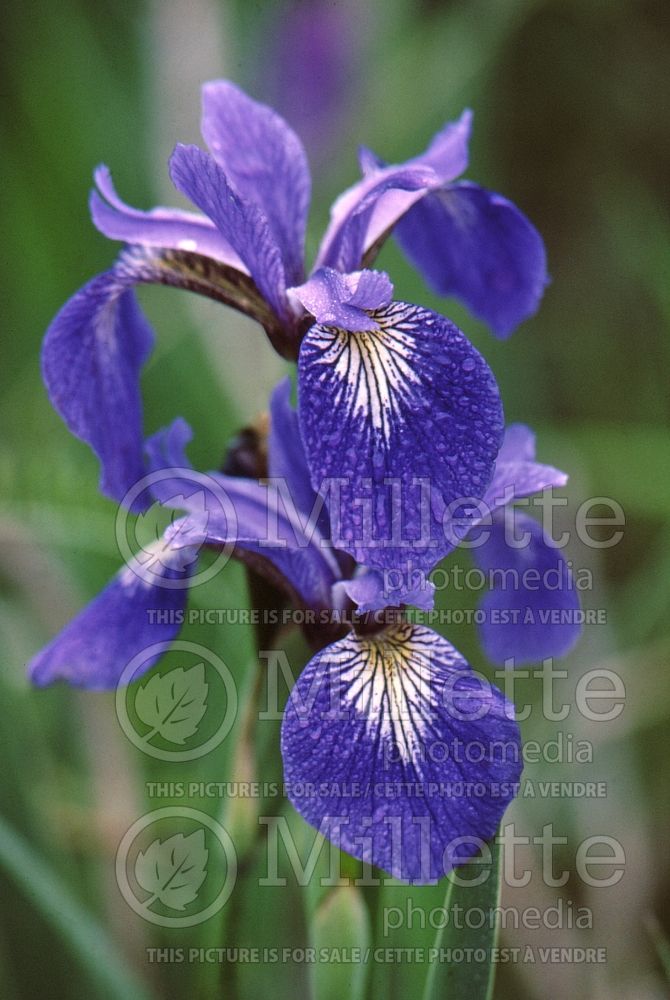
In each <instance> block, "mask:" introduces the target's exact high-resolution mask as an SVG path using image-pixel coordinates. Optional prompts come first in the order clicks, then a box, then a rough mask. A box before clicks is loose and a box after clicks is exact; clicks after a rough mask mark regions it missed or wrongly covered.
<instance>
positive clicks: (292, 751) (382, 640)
mask: <svg viewBox="0 0 670 1000" xmlns="http://www.w3.org/2000/svg"><path fill="white" fill-rule="evenodd" d="M281 745H282V756H283V760H284V778H285V782H286V785H287V791H288V796H289V799H290V800H291V802H292V803H293V805H294V806H295V808H296V809H297V810H298V812H299V813H300V814H301V816H302V817H303V818H304V819H305V820H307V822H308V823H311V824H312V826H314V827H316V828H317V829H320V830H321V831H322V832H323V833H324V834H325V835H326V836H327V837H328V838H329V839H330V840H331V841H333V842H334V843H336V844H337V845H338V846H339V847H340V848H341V849H342V850H345V851H347V852H348V853H349V854H352V855H353V856H354V857H357V858H360V859H362V860H364V861H366V862H370V863H372V864H375V865H377V866H378V867H380V868H382V869H383V870H384V871H386V872H390V873H391V874H392V875H393V876H395V877H396V878H399V879H403V880H406V881H411V882H414V883H418V884H421V883H426V882H431V881H435V880H437V879H440V878H442V876H443V875H445V874H446V873H447V872H448V871H449V870H450V869H451V868H452V867H453V866H454V865H455V864H458V863H459V862H462V861H463V860H465V859H466V858H467V857H468V856H471V855H472V854H473V853H474V852H475V851H476V849H477V844H476V843H475V842H472V841H466V842H465V843H464V842H463V841H462V840H459V839H458V838H466V837H469V838H477V840H479V841H482V840H483V841H485V840H488V839H489V838H491V837H493V836H494V835H495V833H496V830H497V828H498V824H499V822H500V819H501V817H502V815H503V813H504V812H505V809H506V807H507V804H508V802H509V801H510V800H511V799H512V798H513V796H514V791H515V785H516V783H517V782H518V780H519V777H520V773H521V768H522V764H521V754H520V737H519V730H518V726H517V724H516V723H515V722H514V721H513V707H512V706H511V705H510V704H509V703H508V702H507V701H506V699H505V698H504V697H503V695H502V694H501V692H500V691H498V690H497V689H495V688H492V687H491V686H490V685H489V684H487V682H485V681H480V680H479V679H478V678H477V676H476V675H475V674H474V672H473V671H472V670H471V668H470V667H469V665H468V664H467V662H466V661H465V660H464V659H463V657H462V656H461V655H460V654H459V653H458V652H457V651H456V650H455V649H454V648H453V646H451V645H450V644H449V643H448V642H447V641H446V639H443V638H442V637H441V636H438V635H437V634H436V633H435V632H432V631H431V630H430V629H427V628H424V627H422V626H411V625H396V626H392V627H391V628H388V629H385V630H384V631H383V632H380V633H377V634H376V635H373V636H369V637H356V636H354V635H350V636H348V637H346V638H345V639H342V640H340V641H338V642H336V643H334V644H333V645H332V646H329V647H328V648H326V649H325V650H323V651H322V652H321V653H319V654H317V656H315V657H314V658H313V659H312V660H310V662H309V663H308V664H307V666H306V667H305V669H304V671H303V672H302V674H301V675H300V677H299V679H298V681H297V683H296V685H295V687H294V688H293V691H292V693H291V696H290V698H289V702H288V704H287V707H286V712H285V714H284V722H283V725H282V741H281ZM456 748H458V752H457V750H456ZM473 748H474V750H476V756H475V754H474V750H473ZM459 754H460V756H459ZM465 754H467V755H468V756H467V759H468V760H470V759H472V760H476V763H474V762H473V763H468V764H467V771H465V770H464V767H463V755H465ZM455 758H456V759H455ZM464 778H465V779H467V780H465V781H464V780H463V779H464ZM474 788H477V794H473V793H471V792H470V791H469V789H474ZM480 790H483V793H482V791H480Z"/></svg>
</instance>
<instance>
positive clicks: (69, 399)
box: [42, 270, 153, 500]
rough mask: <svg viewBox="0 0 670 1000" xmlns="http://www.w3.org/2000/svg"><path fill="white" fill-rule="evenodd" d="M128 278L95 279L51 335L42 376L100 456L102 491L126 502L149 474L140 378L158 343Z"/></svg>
mask: <svg viewBox="0 0 670 1000" xmlns="http://www.w3.org/2000/svg"><path fill="white" fill-rule="evenodd" d="M131 284H132V282H131V281H129V280H128V278H127V277H125V276H124V275H123V274H120V273H119V272H118V271H116V270H112V271H108V272H106V273H105V274H101V275H99V276H98V277H97V278H94V279H93V280H92V281H90V282H89V283H88V284H87V285H85V286H84V287H83V288H82V289H80V291H78V292H77V293H76V294H75V295H74V296H73V297H72V298H71V299H70V300H69V302H67V303H66V304H65V305H64V306H63V308H62V309H61V311H60V312H59V313H58V315H57V316H56V318H55V319H54V320H53V322H52V323H51V326H50V327H49V329H48V330H47V333H46V337H45V339H44V344H43V348H42V374H43V377H44V381H45V383H46V386H47V390H48V392H49V398H50V399H51V402H52V404H53V406H54V407H55V409H56V410H57V411H58V413H60V415H61V417H62V418H63V420H64V421H65V423H66V424H67V426H68V428H69V429H70V430H71V431H72V433H73V434H74V435H76V437H78V438H80V439H81V440H82V441H85V442H86V443H87V444H88V445H90V447H91V448H92V449H93V451H94V452H95V453H96V455H97V456H98V458H99V459H100V464H101V479H100V489H101V490H102V492H103V493H105V494H107V496H110V497H112V498H113V499H114V500H121V499H122V498H123V497H124V495H125V494H126V492H127V491H128V489H129V488H130V487H131V486H133V485H134V484H135V482H136V481H137V480H138V479H139V478H140V477H141V476H142V475H143V474H144V459H143V454H142V447H143V434H142V403H141V398H140V389H139V377H140V370H141V368H142V365H143V364H144V362H145V361H146V359H147V356H148V355H149V352H150V351H151V348H152V345H153V333H152V331H151V327H150V326H149V324H148V322H147V321H146V319H145V318H144V316H143V314H142V312H141V310H140V308H139V306H138V304H137V301H136V299H135V295H134V293H133V291H132V290H131V289H130V287H129V286H130V285H131Z"/></svg>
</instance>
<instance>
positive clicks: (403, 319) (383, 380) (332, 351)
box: [313, 303, 419, 445]
mask: <svg viewBox="0 0 670 1000" xmlns="http://www.w3.org/2000/svg"><path fill="white" fill-rule="evenodd" d="M414 312H415V308H414V307H413V306H408V305H404V304H401V303H396V304H394V305H393V306H390V307H388V308H386V309H383V310H379V311H378V312H376V313H372V314H371V315H372V318H373V319H374V320H375V321H376V322H377V323H378V324H379V329H378V330H365V331H354V332H351V331H349V330H343V329H342V328H340V327H332V326H316V327H315V328H314V330H313V343H314V346H315V347H316V348H318V349H319V350H320V356H318V357H317V358H315V363H316V364H320V365H324V366H325V369H324V371H323V373H322V375H321V376H320V381H327V382H332V381H333V378H334V379H335V381H336V383H337V387H336V389H335V393H334V399H333V404H334V405H335V406H337V407H339V406H343V407H344V408H345V409H346V410H347V412H349V413H350V414H352V416H353V417H354V419H356V420H359V421H361V422H363V421H364V422H365V423H369V424H371V426H372V427H373V428H374V430H375V431H377V432H378V433H379V435H380V436H381V438H382V440H383V442H384V444H386V445H388V444H390V440H391V429H392V426H393V424H394V422H396V421H399V420H400V419H401V411H402V409H403V408H405V407H409V406H411V401H412V394H413V387H415V386H416V384H417V383H418V382H419V377H418V375H417V373H416V372H415V371H414V368H413V367H412V363H411V357H412V354H413V353H414V352H415V350H416V323H415V322H413V321H412V317H413V313H414Z"/></svg>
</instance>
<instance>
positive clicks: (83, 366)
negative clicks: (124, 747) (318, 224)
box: [43, 81, 545, 570]
mask: <svg viewBox="0 0 670 1000" xmlns="http://www.w3.org/2000/svg"><path fill="white" fill-rule="evenodd" d="M470 122H471V115H470V113H469V112H465V113H464V114H463V115H462V117H461V118H460V119H459V120H458V121H457V122H454V123H451V124H449V125H447V126H446V127H445V128H444V129H443V130H442V131H441V132H439V133H438V134H437V135H436V136H435V138H434V139H433V141H432V142H431V144H430V145H429V147H428V149H427V150H426V151H425V152H424V153H423V154H421V155H420V156H417V157H415V158H413V159H411V160H409V161H407V162H406V163H404V164H400V165H396V166H382V165H380V164H379V162H377V161H375V160H374V159H373V157H372V155H371V154H365V156H364V170H365V176H364V177H363V178H362V179H361V180H360V181H359V182H358V183H356V184H355V185H354V186H353V187H351V188H350V189H349V190H348V191H346V192H345V193H344V194H343V195H341V196H340V197H339V198H338V199H337V201H336V202H335V204H334V205H333V208H332V212H331V220H330V224H329V226H328V229H327V231H326V233H325V236H324V238H323V240H322V243H321V246H320V249H319V251H318V254H317V258H316V262H315V266H314V269H313V271H312V273H311V276H310V277H309V278H308V279H307V280H305V273H304V266H303V250H304V237H305V228H306V222H307V212H308V207H309V199H310V177H309V171H308V166H307V161H306V157H305V154H304V150H303V148H302V145H301V143H300V141H299V139H298V138H297V136H296V135H295V134H294V133H293V131H292V130H291V129H290V128H289V127H288V125H287V124H286V123H285V122H284V121H283V119H281V118H280V117H279V116H278V115H277V114H275V112H273V111H272V110H271V109H270V108H268V107H266V106H264V105H261V104H258V103H256V102H255V101H253V100H251V99H250V98H249V97H247V96H246V95H245V94H244V93H242V92H241V91H240V90H239V89H238V88H237V87H235V86H234V85H233V84H231V83H229V82H226V81H216V82H213V83H209V84H207V85H206V86H205V87H204V90H203V118H202V132H203V136H204V138H205V141H206V142H207V144H208V146H209V148H210V150H211V153H206V152H203V151H202V150H201V149H198V148H197V147H195V146H181V145H178V146H177V147H176V149H175V151H174V153H173V155H172V158H171V161H170V172H171V176H172V179H173V181H174V184H175V186H176V187H177V188H178V190H179V191H181V192H182V193H183V194H184V195H186V196H187V197H188V198H189V199H190V200H191V201H192V202H193V203H194V204H195V205H196V207H197V208H198V209H199V210H200V212H199V213H190V212H184V211H177V210H173V209H165V208H159V209H154V210H152V211H150V212H141V211H137V210H135V209H131V208H129V207H128V206H126V205H124V204H123V202H121V201H120V199H119V198H118V196H117V194H116V192H115V190H114V188H113V185H112V182H111V178H110V175H109V172H108V171H107V169H106V168H103V167H101V168H99V169H98V170H97V171H96V175H95V178H96V184H97V190H96V191H94V192H93V194H92V196H91V212H92V216H93V221H94V223H95V225H96V226H97V227H98V228H99V229H100V230H101V232H103V233H104V234H105V235H106V236H108V237H109V238H111V239H114V240H120V241H122V242H123V243H125V244H126V248H125V249H124V250H123V251H122V253H121V255H120V257H119V259H118V260H117V262H116V264H115V265H114V266H113V267H112V269H111V270H110V271H108V272H106V273H105V274H103V275H100V276H98V277H97V278H95V279H93V281H91V282H90V283H89V284H88V285H86V286H85V287H84V288H83V289H81V290H80V291H79V292H77V294H76V295H75V296H74V297H73V298H72V299H71V300H70V301H69V302H68V303H67V304H66V305H65V306H64V308H63V309H62V310H61V312H60V313H59V314H58V316H57V317H56V318H55V320H54V321H53V323H52V324H51V327H50V328H49V331H48V332H47V336H46V339H45V343H44V350H43V372H44V378H45V381H46V384H47V387H48V389H49V393H50V396H51V399H52V402H53V404H54V406H55V407H56V409H57V410H58V411H59V412H60V414H61V415H62V417H63V418H64V420H65V421H66V423H67V425H68V427H69V428H70V429H71V430H72V432H73V433H74V434H76V435H77V436H78V437H80V438H81V439H82V440H84V441H86V442H87V443H88V444H89V445H90V446H91V447H92V448H93V450H94V451H95V452H96V454H97V455H98V457H99V459H100V462H101V466H102V473H101V489H102V490H103V491H104V492H105V493H106V494H108V495H109V496H111V497H113V498H115V499H118V500H120V499H122V498H123V497H124V495H125V494H126V492H127V491H128V489H129V488H130V487H131V486H132V484H133V483H134V482H136V481H137V480H138V478H140V477H141V476H142V475H143V474H144V471H145V469H146V461H145V455H144V449H143V437H144V435H143V429H142V414H141V401H140V392H139V374H140V369H141V367H142V365H143V363H144V361H145V360H146V357H147V355H148V353H149V351H150V349H151V344H152V335H151V331H150V328H149V326H148V324H147V322H146V321H145V319H144V318H143V316H142V313H141V311H140V310H139V307H138V305H137V303H136V301H135V298H134V292H133V286H134V285H137V284H142V283H162V284H167V285H174V286H176V287H180V288H186V289H189V290H191V291H196V292H199V293H200V294H203V295H207V296H210V297H212V298H215V299H217V300H220V301H222V302H224V303H226V304H228V305H232V306H234V307H235V308H238V309H241V310H242V311H244V312H245V313H247V314H249V315H250V316H253V317H254V318H255V319H257V320H258V321H259V322H260V323H261V324H262V325H263V326H264V328H265V330H266V331H267V334H268V337H269V338H270V341H271V342H272V344H273V345H274V346H275V348H276V349H277V350H278V351H280V353H282V354H283V355H284V356H286V357H289V358H293V359H298V362H299V419H300V425H301V428H302V433H303V437H304V440H305V445H306V450H307V461H308V465H309V471H310V479H311V483H312V486H313V488H314V489H315V490H317V491H328V490H329V489H330V488H331V487H332V485H333V483H335V484H337V483H338V482H339V483H340V484H343V485H342V490H341V505H340V508H339V511H338V512H337V518H336V521H337V543H338V546H339V547H341V548H342V549H344V550H345V551H347V552H348V553H350V554H351V555H352V556H353V557H354V558H355V559H357V560H358V561H360V562H366V563H368V564H370V565H371V566H376V567H377V568H379V569H381V570H383V569H385V568H388V567H393V566H397V565H401V564H404V563H406V561H407V558H408V556H409V554H410V553H411V555H412V557H413V558H414V559H417V560H420V561H421V564H422V565H423V566H424V567H425V568H426V569H427V568H429V567H430V566H432V565H433V564H434V563H435V561H436V560H437V559H438V558H439V557H440V555H442V554H443V551H444V526H445V523H446V522H447V521H448V520H449V518H450V516H451V513H450V511H451V505H452V504H453V502H454V501H456V500H458V499H459V498H461V497H465V496H472V497H476V498H481V497H482V496H483V495H484V492H485V490H486V488H487V485H488V482H489V480H490V478H491V474H492V470H493V466H494V462H495V458H496V455H497V452H498V448H499V446H500V441H501V436H502V428H503V417H502V406H501V403H500V397H499V392H498V388H497V385H496V382H495V379H494V377H493V375H492V373H491V371H490V369H489V368H488V366H487V365H486V362H485V361H484V360H483V359H482V357H481V356H480V355H479V354H478V352H477V351H476V350H475V349H474V348H473V347H472V345H471V344H470V343H469V341H468V340H467V339H466V338H465V336H464V335H463V334H462V333H461V332H460V330H458V329H457V328H456V327H455V326H454V325H453V324H452V323H450V322H449V320H447V319H444V318H443V317H442V316H439V315H437V314H436V313H433V312H431V311H429V310H427V309H422V308H420V307H417V306H413V305H409V304H406V303H402V302H393V301H392V300H391V296H392V286H391V283H390V281H389V280H388V278H387V277H386V276H385V275H383V274H380V273H376V272H372V271H369V270H368V269H367V267H368V265H369V264H370V263H371V262H372V260H373V259H374V257H375V255H376V253H377V251H378V250H379V247H380V246H381V244H382V243H383V241H384V239H385V238H386V237H387V236H388V234H389V233H390V232H391V231H392V230H393V229H394V227H396V226H398V225H399V226H400V227H401V228H400V229H398V230H397V232H398V235H399V238H400V239H401V241H402V243H403V245H404V246H405V248H406V249H407V250H408V252H409V253H410V255H411V256H412V258H413V259H415V260H416V262H417V264H418V266H419V267H420V268H421V269H422V270H424V271H426V273H427V274H428V277H429V278H430V279H431V280H432V279H435V280H437V277H438V270H437V269H440V270H439V281H440V282H441V285H442V287H443V288H444V290H448V291H450V292H451V293H453V294H457V295H459V296H461V297H462V298H464V299H465V300H466V301H467V302H469V304H470V305H471V306H472V308H473V309H474V310H475V311H477V312H479V313H480V314H485V315H487V317H488V319H489V320H490V321H491V322H492V324H493V325H494V327H496V328H497V329H498V331H499V332H508V331H509V329H510V328H511V326H512V325H514V324H515V323H516V322H519V321H520V320H521V319H523V318H524V317H525V316H526V315H528V314H529V313H530V312H532V311H533V309H534V308H535V306H536V305H537V302H538V301H539V297H540V295H541V292H542V288H543V286H544V283H545V261H544V251H543V248H542V243H541V240H540V238H539V236H538V235H537V233H536V232H535V230H534V229H533V228H532V226H531V225H530V223H528V222H527V220H526V219H525V218H524V217H523V216H522V215H521V214H520V213H519V212H518V210H517V209H515V208H514V207H513V206H511V205H510V204H509V203H508V202H504V201H503V199H500V198H499V197H498V196H496V195H491V194H490V193H488V192H485V191H483V189H480V188H476V187H474V186H473V185H464V184H460V185H454V184H453V180H454V178H455V177H457V176H458V175H460V174H461V173H462V172H463V171H464V169H465V167H466V165H467V143H468V137H469V131H470ZM419 213H420V214H419ZM332 506H333V504H332V501H331V509H332ZM366 511H370V512H371V515H370V516H371V517H372V521H373V523H374V535H371V534H370V532H369V531H368V530H367V526H368V522H369V520H370V516H368V515H367V514H366ZM420 511H426V512H427V514H426V517H425V518H424V520H423V521H420V520H418V516H419V512H420ZM424 521H425V523H424Z"/></svg>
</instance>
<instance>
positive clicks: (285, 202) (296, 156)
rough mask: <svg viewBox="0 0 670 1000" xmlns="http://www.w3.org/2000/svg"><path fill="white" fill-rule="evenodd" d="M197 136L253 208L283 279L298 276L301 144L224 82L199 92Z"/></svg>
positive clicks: (303, 200) (305, 173) (303, 178)
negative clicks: (263, 225) (199, 132)
mask: <svg viewBox="0 0 670 1000" xmlns="http://www.w3.org/2000/svg"><path fill="white" fill-rule="evenodd" d="M201 127H202V134H203V138H204V140H205V142H206V143H207V145H208V146H209V148H210V149H211V151H212V155H213V156H214V158H215V160H216V161H217V162H218V163H219V164H220V165H221V167H222V168H223V170H224V172H225V174H226V177H227V179H228V181H229V183H230V184H231V185H232V187H233V188H234V189H235V190H236V191H237V193H238V194H239V195H241V197H242V198H244V199H245V201H247V202H249V203H250V204H253V205H257V206H258V207H259V208H260V210H261V211H262V213H263V215H264V216H265V218H266V219H267V220H268V223H269V226H270V230H271V232H272V235H273V237H274V240H275V242H276V244H277V246H278V247H279V249H280V251H281V256H282V260H283V263H284V269H285V272H286V278H287V281H288V283H289V284H297V283H298V282H299V281H301V280H302V276H303V273H304V242H305V226H306V224H307V212H308V210H309V200H310V189H311V181H310V174H309V166H308V163H307V157H306V155H305V151H304V149H303V146H302V143H301V142H300V140H299V138H298V137H297V135H296V134H295V132H294V131H293V130H292V129H291V128H290V127H289V125H288V124H287V123H286V122H285V121H284V119H283V118H282V117H281V116H280V115H278V114H277V113H276V111H273V110H272V108H269V107H268V106H267V105H265V104H260V103H259V102H258V101H254V100H252V98H250V97H248V96H247V94H245V93H244V92H243V91H241V90H240V89H239V87H236V86H235V84H233V83H231V82H230V81H229V80H213V81H212V82H211V83H206V84H205V85H204V87H203V88H202V123H201Z"/></svg>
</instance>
